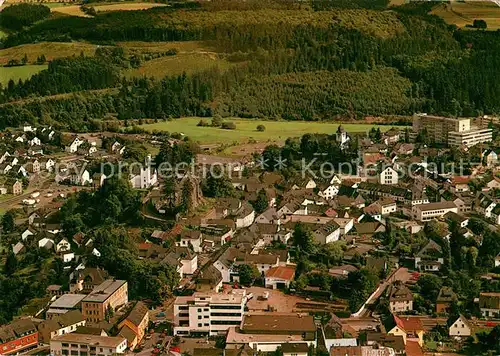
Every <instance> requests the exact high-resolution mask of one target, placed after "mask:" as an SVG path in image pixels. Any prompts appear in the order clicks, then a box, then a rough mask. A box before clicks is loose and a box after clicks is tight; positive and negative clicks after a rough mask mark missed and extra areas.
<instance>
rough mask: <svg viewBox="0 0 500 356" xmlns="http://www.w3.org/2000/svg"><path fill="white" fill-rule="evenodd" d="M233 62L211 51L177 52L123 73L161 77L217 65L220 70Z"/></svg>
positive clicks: (130, 75)
mask: <svg viewBox="0 0 500 356" xmlns="http://www.w3.org/2000/svg"><path fill="white" fill-rule="evenodd" d="M232 65H234V64H233V63H230V62H228V61H226V60H225V59H223V58H222V57H221V55H219V54H216V53H213V52H198V53H196V52H192V53H178V54H176V55H175V56H165V57H161V58H156V59H153V60H150V61H146V62H143V63H142V65H141V66H140V67H139V68H134V69H127V70H125V71H124V75H125V76H126V77H127V78H130V77H142V76H146V77H155V78H163V77H165V76H167V75H179V74H182V73H183V72H186V73H187V74H190V73H193V72H196V71H202V70H206V69H210V68H213V67H218V68H219V69H221V70H225V69H227V68H230V67H231V66H232Z"/></svg>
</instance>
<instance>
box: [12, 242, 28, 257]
mask: <svg viewBox="0 0 500 356" xmlns="http://www.w3.org/2000/svg"><path fill="white" fill-rule="evenodd" d="M25 250H26V248H25V247H24V244H23V243H22V242H21V241H19V242H18V243H16V244H14V245H12V252H13V253H14V255H16V256H17V255H18V254H20V253H22V252H24V251H25Z"/></svg>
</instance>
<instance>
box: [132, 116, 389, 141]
mask: <svg viewBox="0 0 500 356" xmlns="http://www.w3.org/2000/svg"><path fill="white" fill-rule="evenodd" d="M200 120H205V121H207V122H209V123H210V118H199V117H190V118H181V119H174V120H173V121H167V122H159V123H156V124H147V125H142V126H141V127H142V128H144V129H146V130H147V131H150V132H151V131H153V130H160V131H168V132H172V133H173V132H178V133H183V134H185V135H186V136H188V137H189V138H191V139H193V140H194V141H198V142H199V143H202V144H208V143H220V144H224V143H226V144H227V143H234V142H237V143H240V144H244V143H247V142H248V141H249V140H255V141H258V142H266V141H269V142H273V141H284V140H286V139H287V138H289V137H299V136H302V135H304V134H306V133H322V134H334V133H335V132H336V130H337V128H338V126H339V124H338V123H329V122H305V121H266V120H245V119H235V118H228V119H225V121H231V122H234V123H235V124H236V129H235V130H224V129H221V128H216V127H200V126H196V125H197V124H198V122H199V121H200ZM258 125H264V126H265V128H266V130H265V131H264V132H259V131H257V126H258ZM342 126H343V127H344V128H345V129H346V131H347V132H368V131H369V130H370V129H371V128H372V127H379V128H380V130H381V131H387V130H389V129H390V128H391V126H389V125H371V124H342Z"/></svg>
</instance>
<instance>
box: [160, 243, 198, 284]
mask: <svg viewBox="0 0 500 356" xmlns="http://www.w3.org/2000/svg"><path fill="white" fill-rule="evenodd" d="M161 263H163V264H168V265H171V266H178V270H177V271H178V272H179V274H180V276H181V278H182V277H184V276H186V275H192V274H193V273H194V272H195V271H196V270H197V269H198V255H197V254H195V253H192V252H191V250H190V249H189V248H188V247H175V249H173V250H172V251H170V253H169V254H168V255H167V256H166V257H165V258H164V259H163V261H161Z"/></svg>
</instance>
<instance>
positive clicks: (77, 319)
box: [38, 310, 87, 344]
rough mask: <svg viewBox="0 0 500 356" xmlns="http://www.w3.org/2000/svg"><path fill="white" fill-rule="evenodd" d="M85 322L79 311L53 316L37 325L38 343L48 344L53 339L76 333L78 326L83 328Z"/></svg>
mask: <svg viewBox="0 0 500 356" xmlns="http://www.w3.org/2000/svg"><path fill="white" fill-rule="evenodd" d="M86 322H87V321H86V320H85V318H84V317H83V315H82V313H81V312H80V311H79V310H72V311H68V312H67V313H64V314H61V315H58V316H54V317H53V318H51V319H47V320H45V321H43V322H41V323H40V324H38V335H39V340H40V343H42V344H49V343H50V340H51V339H52V338H53V337H56V336H60V335H64V334H68V333H71V332H74V331H76V329H77V328H78V327H79V326H85V324H86Z"/></svg>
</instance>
